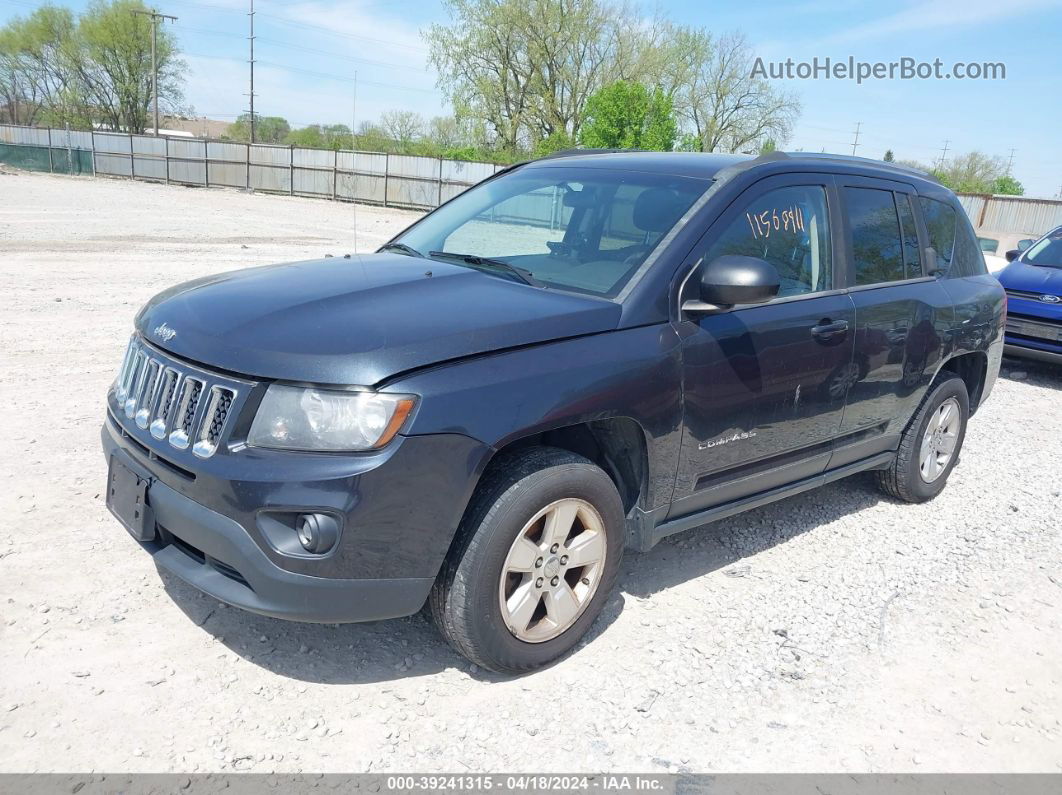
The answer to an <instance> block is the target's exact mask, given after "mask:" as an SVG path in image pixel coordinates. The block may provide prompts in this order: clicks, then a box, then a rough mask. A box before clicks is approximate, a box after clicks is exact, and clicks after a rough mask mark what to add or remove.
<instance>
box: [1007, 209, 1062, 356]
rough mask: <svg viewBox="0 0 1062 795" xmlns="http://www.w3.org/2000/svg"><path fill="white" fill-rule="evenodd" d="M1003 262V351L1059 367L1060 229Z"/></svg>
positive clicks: (1061, 340)
mask: <svg viewBox="0 0 1062 795" xmlns="http://www.w3.org/2000/svg"><path fill="white" fill-rule="evenodd" d="M1007 259H1008V260H1010V265H1008V266H1007V267H1006V268H1004V269H1003V270H1002V271H1001V272H1000V273H999V281H1000V283H1001V284H1002V285H1003V288H1004V289H1005V290H1006V291H1007V299H1008V300H1007V330H1006V337H1005V341H1006V344H1005V345H1004V346H1003V349H1004V351H1006V352H1007V353H1009V354H1012V355H1014V356H1024V357H1026V358H1030V359H1039V360H1041V361H1046V362H1055V363H1057V364H1062V226H1060V227H1058V228H1057V229H1053V230H1052V231H1050V232H1048V233H1047V234H1046V235H1044V236H1043V237H1041V238H1040V239H1039V240H1037V241H1036V242H1035V243H1033V244H1032V245H1031V246H1029V247H1028V248H1027V249H1025V250H1024V251H1021V250H1017V249H1016V250H1014V251H1008V252H1007Z"/></svg>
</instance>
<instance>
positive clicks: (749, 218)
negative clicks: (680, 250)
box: [704, 185, 833, 297]
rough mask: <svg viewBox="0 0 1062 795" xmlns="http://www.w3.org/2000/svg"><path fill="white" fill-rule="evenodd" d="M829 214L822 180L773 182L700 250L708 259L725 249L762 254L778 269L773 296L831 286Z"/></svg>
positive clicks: (795, 293)
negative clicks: (777, 285)
mask: <svg viewBox="0 0 1062 795" xmlns="http://www.w3.org/2000/svg"><path fill="white" fill-rule="evenodd" d="M831 252H832V249H831V242H830V216H829V213H828V211H827V205H826V189H825V188H824V187H822V186H821V185H799V186H791V187H784V188H776V189H774V190H772V191H768V192H767V193H765V194H764V195H762V196H760V197H758V198H757V199H754V200H753V201H752V202H750V203H749V204H748V205H746V206H745V207H744V208H743V209H742V210H741V212H740V213H738V215H737V217H735V218H734V220H733V221H731V222H730V224H729V225H728V226H727V227H726V229H725V230H724V231H723V233H722V234H721V235H719V237H718V238H716V240H715V242H714V243H712V245H711V246H710V247H709V248H708V251H707V252H706V253H705V255H704V262H705V263H708V262H711V261H712V260H714V259H715V258H716V257H721V256H723V255H726V254H740V255H742V256H746V257H758V258H759V259H763V260H766V261H767V262H769V263H771V264H772V265H774V267H775V268H777V269H778V276H779V281H780V284H781V287H780V288H779V290H778V297H783V296H788V295H801V294H803V293H813V292H820V291H822V290H829V289H831V287H832V286H833V270H832V265H833V263H832V261H831Z"/></svg>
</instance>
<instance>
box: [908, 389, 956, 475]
mask: <svg viewBox="0 0 1062 795" xmlns="http://www.w3.org/2000/svg"><path fill="white" fill-rule="evenodd" d="M961 423H962V410H961V409H960V408H959V401H958V400H956V399H955V398H953V397H951V398H948V399H947V400H945V401H944V402H943V403H941V404H940V406H938V407H937V409H936V411H934V412H933V414H932V416H931V417H930V418H929V424H928V425H927V426H926V431H925V433H924V434H923V436H922V445H921V448H920V449H919V453H918V469H919V472H921V474H922V480H924V481H925V482H926V483H932V482H933V481H935V480H936V479H937V478H939V477H940V476H941V474H942V473H943V472H944V470H945V469H947V468H948V464H950V463H951V458H952V456H953V455H954V454H955V445H956V444H957V443H958V440H959V429H960V426H961Z"/></svg>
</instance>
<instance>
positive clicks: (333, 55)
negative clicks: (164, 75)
mask: <svg viewBox="0 0 1062 795" xmlns="http://www.w3.org/2000/svg"><path fill="white" fill-rule="evenodd" d="M0 2H11V0H0ZM256 15H257V16H261V15H262V12H261V11H258V12H256ZM181 30H187V31H192V32H193V33H205V34H206V35H208V36H225V37H227V38H232V39H241V40H242V39H246V38H247V37H246V36H244V35H243V34H241V33H231V32H229V31H225V30H213V29H211V28H200V27H196V26H194V25H181ZM255 41H257V42H258V43H259V44H261V43H263V42H266V43H268V44H272V45H273V46H275V47H282V48H284V49H286V50H297V51H299V52H305V53H311V54H313V55H320V56H323V57H325V58H336V59H338V60H342V61H350V62H351V63H364V64H369V65H371V66H382V67H386V68H388V69H408V70H410V71H414V72H420V73H421V74H424V73H425V71H426V70H425V69H424V68H422V67H420V66H412V65H410V64H404V63H390V62H389V61H375V60H373V59H371V58H361V57H359V56H356V55H344V54H343V53H338V52H331V51H329V50H319V49H317V48H316V47H305V46H303V45H301V44H290V43H288V42H286V41H280V40H279V39H271V38H268V37H266V36H259V35H257V34H256V35H255Z"/></svg>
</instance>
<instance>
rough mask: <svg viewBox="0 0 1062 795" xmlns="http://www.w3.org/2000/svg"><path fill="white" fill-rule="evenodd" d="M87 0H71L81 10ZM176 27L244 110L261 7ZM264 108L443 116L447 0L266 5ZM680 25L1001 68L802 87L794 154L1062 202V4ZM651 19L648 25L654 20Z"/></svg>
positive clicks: (831, 0)
mask: <svg viewBox="0 0 1062 795" xmlns="http://www.w3.org/2000/svg"><path fill="white" fill-rule="evenodd" d="M86 2H87V0H69V1H68V2H67V3H66V4H67V5H70V6H72V7H74V8H80V7H82V6H84V5H85V4H86ZM153 4H154V5H155V6H156V7H158V8H159V9H160V10H162V11H164V12H166V13H170V14H175V15H177V16H178V17H179V20H178V21H177V23H176V24H174V25H173V27H172V29H173V30H174V31H175V32H176V33H177V34H178V36H179V38H180V42H181V46H182V49H183V51H184V53H185V60H186V61H187V63H188V66H189V79H188V85H187V90H186V93H187V99H188V101H189V102H190V103H191V104H192V105H193V106H194V107H195V109H196V111H197V112H198V113H200V114H204V115H207V116H211V117H213V118H221V119H230V118H234V117H235V116H236V115H237V114H239V113H240V112H241V111H242V110H243V109H245V108H246V107H247V97H246V96H245V95H246V93H247V64H246V58H247V41H246V36H247V15H246V13H247V10H248V0H153ZM37 5H38V3H35V2H33V0H0V20H2V19H6V18H7V17H10V16H12V15H23V14H26V13H29V12H30V11H32V9H33V8H35V7H37ZM255 5H256V10H257V11H258V12H259V13H258V15H257V16H256V17H255V19H256V25H255V26H256V31H255V32H256V34H257V36H258V39H257V41H256V47H255V56H256V58H257V59H258V65H257V67H256V70H255V91H256V93H257V94H258V97H257V99H256V103H257V105H256V110H257V111H258V112H260V113H262V114H267V115H281V116H285V117H287V118H288V119H289V120H290V121H292V122H293V123H295V124H297V125H301V124H309V123H313V122H344V123H350V119H351V115H352V112H353V111H354V108H353V74H354V72H355V70H356V71H357V73H358V92H357V109H356V112H357V119H358V121H361V120H363V119H375V118H376V117H378V116H379V114H380V113H381V112H383V111H385V110H388V109H391V108H396V109H408V110H415V111H417V112H419V113H421V114H423V115H425V116H431V115H436V114H440V113H445V112H446V110H447V109H446V105H445V102H444V100H443V99H442V97H441V96H440V94H439V92H438V91H437V90H436V89H435V76H434V74H432V73H431V71H430V70H428V69H427V66H426V60H427V52H426V50H425V48H424V46H423V42H422V41H421V38H420V33H419V31H420V30H421V29H423V28H425V27H427V26H428V25H429V24H431V23H432V22H435V21H441V20H444V19H445V18H446V13H445V10H444V8H443V6H442V4H441V3H440V2H438V0H257V2H256V3H255ZM656 7H658V8H659V9H660V10H661V11H662V12H663V13H665V14H666V15H667V16H669V17H670V18H672V19H673V20H675V21H677V22H680V23H683V24H689V25H698V26H703V27H706V28H708V29H709V30H711V31H713V32H718V33H722V32H726V31H732V30H740V31H742V32H744V33H745V34H746V36H747V37H748V39H749V41H750V43H751V44H752V46H753V49H754V50H755V52H756V53H757V54H758V55H760V56H762V57H763V58H764V59H765V60H768V61H780V60H784V59H786V58H793V59H794V60H795V61H805V60H808V61H809V60H811V58H813V57H814V56H818V57H819V58H820V59H821V58H824V57H827V56H829V57H831V58H833V59H835V60H837V59H847V58H848V56H853V57H855V58H856V59H857V60H862V61H871V62H873V61H893V60H898V59H899V58H901V57H903V56H909V57H912V58H915V59H917V60H920V61H923V60H924V61H932V60H933V59H934V58H940V59H941V60H942V61H943V62H944V63H945V66H946V68H949V67H950V66H951V64H952V63H954V62H956V61H964V62H981V61H1002V62H1003V63H1005V64H1006V68H1007V77H1006V79H1005V80H999V81H973V80H964V81H960V80H954V79H952V80H910V81H901V80H891V81H890V80H882V81H869V82H865V83H863V84H862V85H857V84H855V83H854V82H849V81H837V80H821V79H820V80H794V81H788V82H785V83H784V85H785V86H786V87H788V88H790V89H792V90H793V91H795V92H797V93H798V94H799V95H800V97H801V99H802V101H803V113H802V114H801V118H800V122H799V124H798V125H797V127H796V131H795V134H794V136H793V138H792V140H791V141H790V142H789V143H788V144H787V147H786V148H788V149H798V148H799V149H806V150H813V151H819V150H821V149H825V150H826V151H836V152H847V153H850V152H851V148H852V139H853V134H852V133H853V131H854V130H855V126H856V123H857V122H861V134H860V146H859V148H858V150H857V154H861V155H865V156H869V157H881V156H882V154H883V153H884V152H885V150H886V149H889V148H891V149H892V150H893V151H894V152H895V154H896V157H897V158H899V159H914V160H921V161H923V162H929V161H932V160H935V159H936V158H938V157H939V156H940V149H941V147H942V146H943V145H944V141H945V140H946V139H949V140H950V143H949V145H948V146H949V153H951V152H966V151H970V150H973V149H979V150H981V151H984V152H988V153H990V154H996V155H1000V156H1003V157H1008V156H1009V155H1010V150H1011V149H1012V148H1013V149H1014V150H1015V152H1014V174H1015V176H1016V177H1018V179H1020V180H1021V181H1022V182H1023V183H1024V185H1025V186H1026V193H1027V195H1039V196H1056V195H1058V194H1059V193H1060V191H1062V151H1059V144H1060V143H1062V135H1060V132H1062V102H1059V100H1058V92H1059V87H1060V85H1062V0H928V2H926V1H925V0H923V2H914V1H913V0H897V2H891V3H882V2H863V1H862V0H846V1H842V0H805V1H804V2H801V0H792V1H791V2H781V1H779V0H760V2H758V3H748V2H721V1H720V0H716V2H712V3H706V2H704V0H663V1H662V2H659V3H658V4H657V6H656ZM648 13H649V12H648V11H646V14H647V15H648Z"/></svg>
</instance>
